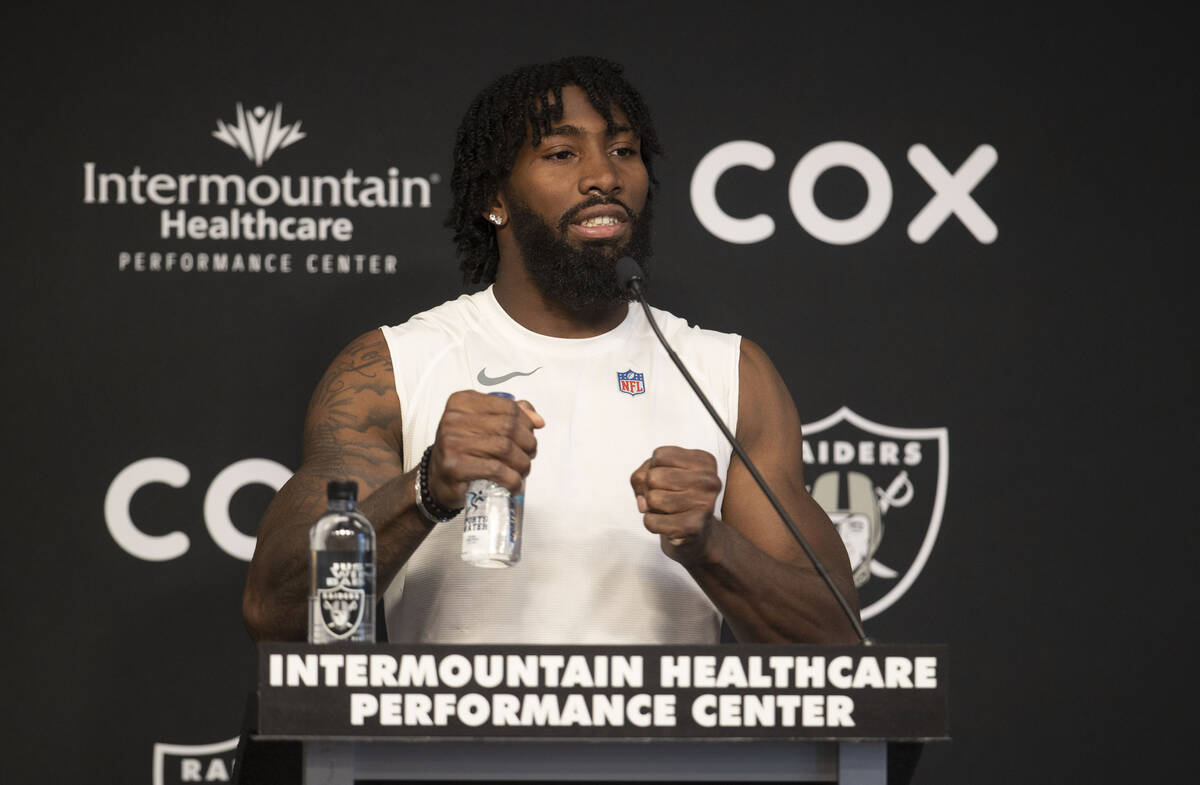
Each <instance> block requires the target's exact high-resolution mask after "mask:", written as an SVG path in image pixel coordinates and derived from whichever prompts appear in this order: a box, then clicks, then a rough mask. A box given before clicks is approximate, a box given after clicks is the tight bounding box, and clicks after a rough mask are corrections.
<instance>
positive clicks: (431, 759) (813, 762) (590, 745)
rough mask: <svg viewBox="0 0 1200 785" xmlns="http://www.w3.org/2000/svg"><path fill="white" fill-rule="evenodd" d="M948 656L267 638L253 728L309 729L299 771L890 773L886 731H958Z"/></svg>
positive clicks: (800, 778)
mask: <svg viewBox="0 0 1200 785" xmlns="http://www.w3.org/2000/svg"><path fill="white" fill-rule="evenodd" d="M947 670H948V661H947V656H946V651H945V648H944V647H940V646H878V645H877V646H870V647H861V646H857V647H826V646H790V645H789V646H778V645H729V646H405V645H389V644H377V645H365V646H364V645H333V646H311V645H305V644H262V645H260V646H259V678H258V690H257V707H256V711H255V716H254V717H253V720H254V727H255V732H254V733H253V736H252V744H253V743H262V742H280V741H290V742H296V743H298V744H299V747H300V770H301V777H302V781H303V782H304V783H305V785H316V783H321V784H322V785H325V784H328V785H350V784H351V783H353V782H370V781H392V782H396V781H404V780H419V781H422V782H429V781H437V780H443V781H447V782H451V781H453V782H503V781H514V782H515V781H547V782H549V781H555V782H563V781H571V780H575V781H579V780H583V781H592V782H599V781H604V782H621V781H639V782H651V781H673V782H680V781H690V782H730V781H737V782H785V781H787V782H839V783H852V784H854V785H885V783H887V782H888V764H889V760H888V757H889V752H888V751H889V745H891V748H892V749H901V747H897V744H898V743H904V744H905V745H906V746H904V747H903V749H906V750H909V751H911V750H912V749H919V745H920V744H923V743H924V742H928V741H934V740H946V739H949V725H948V712H947V682H948V672H947ZM893 763H895V761H893ZM241 765H242V764H241V763H239V766H241ZM893 768H895V766H893Z"/></svg>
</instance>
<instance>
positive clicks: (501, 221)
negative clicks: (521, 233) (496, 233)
mask: <svg viewBox="0 0 1200 785" xmlns="http://www.w3.org/2000/svg"><path fill="white" fill-rule="evenodd" d="M488 220H489V221H491V222H492V223H494V224H496V226H501V225H503V224H504V219H503V218H501V217H500V216H498V215H496V214H495V213H491V214H490V215H488Z"/></svg>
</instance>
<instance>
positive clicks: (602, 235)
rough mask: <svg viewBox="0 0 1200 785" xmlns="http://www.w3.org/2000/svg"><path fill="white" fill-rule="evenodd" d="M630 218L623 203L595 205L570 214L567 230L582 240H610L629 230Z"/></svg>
mask: <svg viewBox="0 0 1200 785" xmlns="http://www.w3.org/2000/svg"><path fill="white" fill-rule="evenodd" d="M630 218H631V216H630V213H629V210H627V209H626V208H625V206H624V205H621V204H602V205H596V206H595V207H589V208H587V209H585V210H580V211H579V212H578V213H577V214H575V215H574V216H571V218H570V219H569V221H570V222H569V223H568V224H567V232H568V233H569V234H570V235H573V236H575V237H579V238H581V239H584V240H612V239H615V238H619V237H623V236H624V235H625V234H626V233H627V232H628V231H629V224H630Z"/></svg>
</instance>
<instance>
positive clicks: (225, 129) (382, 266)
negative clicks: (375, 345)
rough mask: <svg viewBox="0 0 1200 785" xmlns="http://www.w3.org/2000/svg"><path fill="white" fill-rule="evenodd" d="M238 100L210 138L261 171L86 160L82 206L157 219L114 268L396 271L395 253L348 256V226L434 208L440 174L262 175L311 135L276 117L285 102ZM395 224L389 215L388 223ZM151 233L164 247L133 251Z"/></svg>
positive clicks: (391, 169)
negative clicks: (230, 118)
mask: <svg viewBox="0 0 1200 785" xmlns="http://www.w3.org/2000/svg"><path fill="white" fill-rule="evenodd" d="M236 106H237V114H236V120H235V122H233V123H227V122H225V121H224V120H221V119H218V120H217V121H216V123H217V126H216V130H215V131H211V134H212V136H213V137H214V138H216V139H217V140H219V141H220V142H222V143H224V144H227V145H229V146H230V147H233V148H234V149H236V150H239V151H241V153H242V154H243V155H245V156H246V159H247V160H249V162H250V163H251V164H253V165H254V167H256V168H257V169H258V170H259V171H255V170H254V169H250V170H249V171H244V172H225V173H219V172H218V173H213V172H211V170H210V171H205V169H207V168H208V167H207V165H206V164H203V163H202V162H201V161H200V160H197V161H194V162H192V164H191V165H189V164H188V163H186V162H185V163H184V164H182V165H170V166H164V167H163V168H162V170H160V171H143V169H142V167H141V166H140V165H137V164H133V165H132V166H130V165H129V164H128V163H127V162H120V163H119V164H118V165H117V166H116V167H105V166H103V165H102V164H99V163H97V162H96V161H94V160H93V161H87V162H85V163H84V165H83V203H84V204H85V205H94V206H95V208H93V209H101V210H104V211H105V214H106V215H108V216H113V215H114V213H115V212H118V211H120V212H124V211H127V210H128V211H135V212H136V213H137V214H138V215H145V216H147V217H149V215H148V214H152V215H154V216H155V218H153V219H150V220H148V221H147V229H148V230H150V231H148V232H146V233H144V234H142V233H139V235H138V236H137V237H138V239H132V238H127V239H126V240H125V242H128V243H129V245H135V244H136V245H135V247H134V248H133V249H127V250H119V251H117V252H116V254H115V256H116V263H117V265H116V266H117V270H118V271H120V272H129V273H135V272H159V273H167V274H179V273H265V274H275V273H279V274H284V275H286V274H288V273H291V272H292V271H293V265H294V266H295V267H298V268H302V269H303V270H304V271H305V272H308V273H323V274H330V273H333V274H348V273H351V274H370V275H380V274H383V275H394V274H396V273H398V272H399V264H398V262H399V259H398V256H397V255H396V254H391V253H380V252H376V251H368V252H362V251H359V252H352V251H350V250H343V249H346V248H347V245H345V244H349V243H351V242H352V241H353V240H354V239H355V222H356V221H358V220H361V219H362V218H363V217H371V216H379V217H380V218H383V216H384V215H385V214H386V213H380V212H379V211H380V210H382V211H389V210H394V209H406V208H412V207H417V208H428V207H431V206H432V205H433V187H434V186H435V185H436V184H437V183H440V182H441V176H440V175H438V174H437V173H436V172H434V173H431V174H429V175H428V176H426V177H419V176H412V177H405V176H402V175H401V173H400V169H399V168H398V167H396V166H388V167H387V168H386V169H384V170H382V171H376V172H367V173H364V174H360V173H358V172H356V171H355V170H354V169H353V168H350V167H345V166H344V164H343V165H342V166H340V167H339V168H338V169H337V170H335V173H307V172H306V173H299V172H294V171H287V170H282V171H281V170H280V168H279V167H278V166H277V165H275V163H274V162H272V166H271V167H270V169H271V170H272V171H269V172H268V171H264V170H263V169H264V164H265V163H266V162H267V161H268V160H270V159H271V158H272V156H274V155H275V154H276V153H278V152H279V151H280V150H282V149H284V148H285V147H290V146H291V145H293V144H295V143H297V142H299V141H300V140H302V139H305V138H307V136H308V134H307V133H306V132H304V131H301V130H300V121H299V120H296V121H294V122H290V123H284V122H283V104H282V103H276V104H275V107H274V109H267V108H265V107H263V106H255V107H254V108H253V109H251V110H250V111H247V110H246V109H245V108H244V107H243V105H242V104H240V103H239V104H237V105H236ZM335 141H336V140H335ZM134 149H137V148H136V147H135V148H134ZM151 152H153V151H151ZM198 156H201V157H203V155H202V153H198ZM228 157H229V158H230V159H231V160H240V159H236V158H234V156H228ZM284 158H286V156H284ZM201 167H204V168H201ZM189 170H190V172H189ZM181 172H182V173H181ZM125 214H128V213H125ZM113 225H120V224H119V223H114V224H113ZM394 227H395V223H394V221H391V220H389V221H388V229H389V230H391V229H394ZM151 238H152V239H153V240H154V241H157V243H161V245H162V246H164V247H159V248H155V247H150V248H146V247H145V246H144V245H143V246H142V247H140V248H138V247H136V246H137V245H142V243H144V242H147V241H149V240H150V239H151ZM99 239H101V240H103V239H104V238H103V237H102V238H99ZM315 243H319V244H323V246H324V247H323V248H321V250H322V251H325V252H321V253H318V252H309V251H310V249H312V250H313V251H315V248H314V246H313V245H308V246H307V247H306V246H305V244H315ZM330 243H335V244H338V245H336V246H335V247H336V248H337V249H338V250H337V252H336V253H329V252H328V251H329V250H331V249H330V248H329V246H328V244H330ZM231 244H233V247H232V248H231V247H230V245H231ZM356 250H357V249H356Z"/></svg>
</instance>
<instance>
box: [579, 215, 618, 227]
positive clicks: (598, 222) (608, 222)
mask: <svg viewBox="0 0 1200 785" xmlns="http://www.w3.org/2000/svg"><path fill="white" fill-rule="evenodd" d="M618 223H620V222H619V221H618V220H617V219H616V218H613V217H612V216H611V215H602V216H599V217H597V218H589V219H587V220H586V221H584V222H583V223H581V224H579V225H580V226H616V225H617V224H618Z"/></svg>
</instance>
